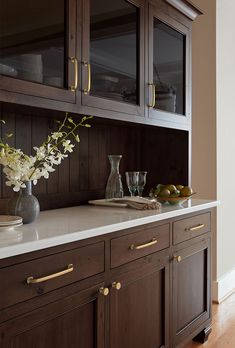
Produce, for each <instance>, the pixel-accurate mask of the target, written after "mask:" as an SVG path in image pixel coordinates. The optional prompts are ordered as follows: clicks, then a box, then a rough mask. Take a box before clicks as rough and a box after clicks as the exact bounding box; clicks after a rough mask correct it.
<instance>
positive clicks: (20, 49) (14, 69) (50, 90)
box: [0, 0, 79, 106]
mask: <svg viewBox="0 0 235 348" xmlns="http://www.w3.org/2000/svg"><path fill="white" fill-rule="evenodd" d="M9 8H11V10H9ZM76 13H77V0H58V1H57V2H55V1H53V0H41V1H38V2H36V3H35V2H34V3H33V4H32V5H31V4H29V2H28V1H25V0H23V1H21V2H20V3H19V1H17V0H11V2H10V4H9V2H8V1H7V0H3V1H2V2H1V14H0V22H1V25H0V36H1V40H0V100H6V101H14V102H20V103H21V104H33V105H39V106H40V105H46V104H47V101H48V100H52V101H63V102H66V103H70V104H71V103H75V102H76V89H77V86H76V85H77V81H76V79H77V77H78V75H79V72H78V69H77V68H78V65H77V60H76V59H77V58H78V57H77V53H76V45H77V43H76V40H77V32H76V31H77V24H76V21H77V19H76ZM16 19H17V20H16ZM71 58H72V59H71ZM73 58H74V59H73ZM75 75H76V76H75ZM9 92H12V93H10V94H9ZM7 93H8V94H7ZM17 96H18V99H17ZM29 97H31V98H32V97H39V98H42V99H37V102H36V99H34V100H31V103H30V99H29ZM39 100H41V102H39ZM33 101H34V103H32V102H33ZM40 103H41V104H40ZM48 106H49V104H48Z"/></svg>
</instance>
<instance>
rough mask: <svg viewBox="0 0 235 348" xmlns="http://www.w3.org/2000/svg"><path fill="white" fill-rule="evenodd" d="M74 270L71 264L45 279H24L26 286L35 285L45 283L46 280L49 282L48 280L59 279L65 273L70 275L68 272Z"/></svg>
mask: <svg viewBox="0 0 235 348" xmlns="http://www.w3.org/2000/svg"><path fill="white" fill-rule="evenodd" d="M73 270H74V268H73V264H72V263H71V264H69V265H68V266H67V268H66V269H65V270H63V271H60V272H57V273H53V274H50V275H48V276H46V277H42V278H35V279H34V277H28V278H27V279H26V283H27V284H37V283H43V282H46V281H47V280H50V279H54V278H58V277H61V276H63V275H65V274H67V273H70V272H73Z"/></svg>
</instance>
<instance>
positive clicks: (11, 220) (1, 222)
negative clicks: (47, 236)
mask: <svg viewBox="0 0 235 348" xmlns="http://www.w3.org/2000/svg"><path fill="white" fill-rule="evenodd" d="M22 221H23V219H22V217H20V216H16V215H0V227H2V226H12V225H16V224H19V223H22Z"/></svg>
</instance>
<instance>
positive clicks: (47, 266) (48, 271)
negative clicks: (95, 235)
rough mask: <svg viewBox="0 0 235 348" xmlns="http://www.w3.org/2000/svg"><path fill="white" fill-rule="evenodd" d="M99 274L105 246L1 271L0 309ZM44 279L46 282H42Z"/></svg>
mask: <svg viewBox="0 0 235 348" xmlns="http://www.w3.org/2000/svg"><path fill="white" fill-rule="evenodd" d="M101 272H104V242H100V243H95V244H91V245H88V246H85V247H82V248H77V249H73V250H69V251H65V252H62V253H58V254H53V255H50V256H46V257H42V258H39V259H35V260H32V261H28V262H23V263H21V264H17V265H13V266H9V267H5V268H2V269H0V279H1V282H0V309H2V308H6V307H8V306H11V305H13V304H16V303H19V302H23V301H26V300H29V299H30V298H33V297H35V296H37V295H41V294H43V293H47V292H49V291H52V290H55V289H58V288H60V287H63V286H66V285H68V284H71V283H73V282H76V281H79V280H82V279H85V278H87V277H90V276H92V275H95V274H98V273H101ZM45 277H47V278H49V279H47V280H46V281H44V280H45ZM43 278H44V279H43ZM27 279H28V282H29V283H30V282H31V283H30V284H27ZM35 281H36V282H35ZM37 281H39V282H37Z"/></svg>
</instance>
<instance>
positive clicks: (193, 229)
mask: <svg viewBox="0 0 235 348" xmlns="http://www.w3.org/2000/svg"><path fill="white" fill-rule="evenodd" d="M203 227H205V225H204V224H199V225H197V226H194V227H188V228H185V231H196V230H200V228H203Z"/></svg>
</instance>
